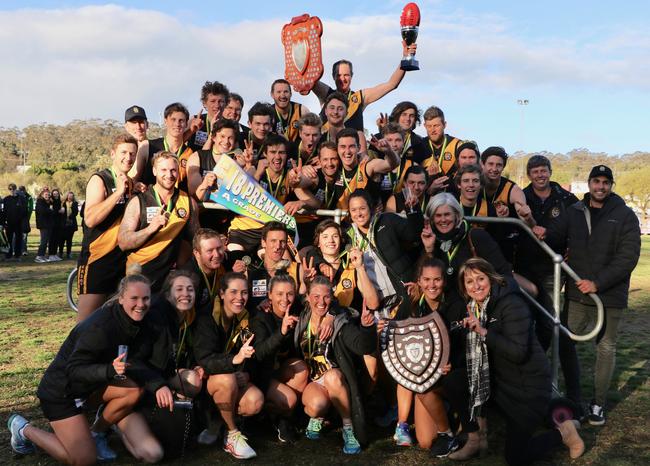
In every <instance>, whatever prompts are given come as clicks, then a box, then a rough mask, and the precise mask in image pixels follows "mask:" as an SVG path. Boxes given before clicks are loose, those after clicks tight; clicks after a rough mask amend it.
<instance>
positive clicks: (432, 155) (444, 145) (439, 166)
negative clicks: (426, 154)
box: [429, 134, 447, 171]
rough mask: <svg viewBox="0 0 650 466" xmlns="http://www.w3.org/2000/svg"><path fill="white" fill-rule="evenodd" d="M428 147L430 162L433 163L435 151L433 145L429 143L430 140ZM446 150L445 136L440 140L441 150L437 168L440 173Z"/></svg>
mask: <svg viewBox="0 0 650 466" xmlns="http://www.w3.org/2000/svg"><path fill="white" fill-rule="evenodd" d="M429 147H430V148H431V160H432V161H433V160H435V158H436V151H435V150H434V149H433V144H432V143H431V139H429ZM446 148H447V135H446V134H445V135H444V138H443V140H442V149H441V150H440V157H438V168H440V171H442V159H443V158H444V155H445V149H446Z"/></svg>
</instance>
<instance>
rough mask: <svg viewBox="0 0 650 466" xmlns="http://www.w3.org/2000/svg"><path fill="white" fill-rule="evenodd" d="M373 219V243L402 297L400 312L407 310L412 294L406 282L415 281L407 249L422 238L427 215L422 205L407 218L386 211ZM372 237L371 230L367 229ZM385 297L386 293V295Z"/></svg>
mask: <svg viewBox="0 0 650 466" xmlns="http://www.w3.org/2000/svg"><path fill="white" fill-rule="evenodd" d="M378 215H379V216H378V217H377V218H376V219H375V220H374V221H373V223H372V224H371V226H373V228H374V235H373V236H374V241H373V242H372V244H371V245H370V247H372V248H373V249H374V251H375V253H377V255H378V256H379V258H380V260H381V262H382V263H383V264H384V265H385V266H386V271H387V272H388V276H389V278H390V281H391V284H392V285H393V288H395V292H396V294H397V295H399V296H400V297H401V298H402V303H401V305H400V307H399V311H398V312H408V307H409V302H408V300H409V297H408V293H407V291H406V288H405V287H404V283H407V282H412V281H413V278H414V277H413V274H414V272H415V264H414V263H413V260H412V259H411V256H410V255H409V254H407V252H408V251H409V250H410V249H411V248H412V247H413V243H416V242H419V241H420V234H421V233H422V229H423V228H424V217H423V216H422V212H421V211H420V208H419V206H416V207H415V209H414V211H413V212H411V213H409V214H408V215H407V216H406V218H404V217H402V216H400V215H397V214H395V213H390V212H389V213H383V214H378ZM368 236H369V237H370V236H371V235H370V232H368ZM384 298H386V296H384Z"/></svg>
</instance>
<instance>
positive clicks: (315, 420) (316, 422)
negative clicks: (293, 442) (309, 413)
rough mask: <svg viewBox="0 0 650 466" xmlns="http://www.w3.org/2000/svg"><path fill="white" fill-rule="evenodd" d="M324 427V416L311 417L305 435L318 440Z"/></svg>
mask: <svg viewBox="0 0 650 466" xmlns="http://www.w3.org/2000/svg"><path fill="white" fill-rule="evenodd" d="M322 429H323V418H322V417H310V418H309V424H307V430H305V437H307V438H308V439H309V440H318V439H319V438H320V431H321V430H322Z"/></svg>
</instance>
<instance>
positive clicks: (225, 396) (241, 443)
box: [192, 272, 264, 459]
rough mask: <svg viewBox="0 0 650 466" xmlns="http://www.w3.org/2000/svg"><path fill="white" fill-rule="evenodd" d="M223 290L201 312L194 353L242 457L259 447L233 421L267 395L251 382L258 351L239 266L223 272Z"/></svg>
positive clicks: (229, 444)
mask: <svg viewBox="0 0 650 466" xmlns="http://www.w3.org/2000/svg"><path fill="white" fill-rule="evenodd" d="M219 296H220V298H221V299H220V300H215V308H214V309H213V311H212V313H211V314H209V313H207V312H201V313H199V315H198V316H197V318H196V320H195V321H194V324H193V325H192V335H193V337H194V354H195V356H196V359H197V361H198V363H199V365H200V366H201V367H202V368H203V370H204V371H205V373H206V374H207V376H208V382H207V390H208V394H209V395H210V396H211V397H212V399H213V401H214V403H215V404H216V406H217V409H218V410H219V413H220V414H221V418H222V419H223V422H224V423H225V425H226V428H227V429H228V433H227V435H226V436H225V437H224V450H225V451H226V452H227V453H230V454H231V455H232V456H234V457H235V458H238V459H247V458H254V457H255V456H257V453H255V450H253V449H252V448H251V447H250V445H248V442H247V441H246V440H247V439H246V437H244V436H243V435H242V433H241V432H240V431H239V429H238V428H237V424H236V423H235V415H236V414H239V415H240V416H253V415H255V414H257V413H259V412H260V410H261V409H262V406H263V404H264V395H263V394H262V392H261V391H260V389H259V388H257V387H256V386H255V385H253V384H252V383H251V382H250V376H249V370H250V369H248V368H247V367H246V365H247V364H246V362H247V360H249V359H250V358H252V357H253V355H254V354H255V349H254V348H253V346H252V344H251V343H252V340H253V337H254V335H251V336H247V335H246V334H247V333H250V331H249V330H248V312H247V311H246V301H247V300H248V282H247V280H246V276H245V275H244V274H241V273H237V272H229V273H227V274H226V275H224V276H223V278H222V279H221V283H220V286H219ZM221 303H223V308H221V305H222V304H221Z"/></svg>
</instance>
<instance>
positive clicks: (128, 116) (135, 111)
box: [124, 105, 147, 122]
mask: <svg viewBox="0 0 650 466" xmlns="http://www.w3.org/2000/svg"><path fill="white" fill-rule="evenodd" d="M136 118H140V119H142V120H146V119H147V114H146V113H145V111H144V108H142V107H138V106H137V105H134V106H132V107H129V108H127V109H126V111H125V112H124V122H127V121H131V120H135V119H136Z"/></svg>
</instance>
